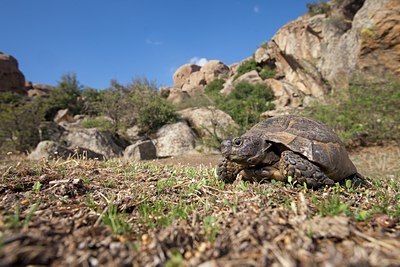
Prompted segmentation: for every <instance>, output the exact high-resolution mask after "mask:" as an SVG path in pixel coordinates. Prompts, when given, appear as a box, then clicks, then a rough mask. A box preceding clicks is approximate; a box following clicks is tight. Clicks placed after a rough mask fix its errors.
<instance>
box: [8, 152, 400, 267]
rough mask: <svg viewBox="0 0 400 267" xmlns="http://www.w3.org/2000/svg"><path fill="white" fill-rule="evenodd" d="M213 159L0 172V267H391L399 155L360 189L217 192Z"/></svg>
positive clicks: (363, 160) (384, 159)
mask: <svg viewBox="0 0 400 267" xmlns="http://www.w3.org/2000/svg"><path fill="white" fill-rule="evenodd" d="M219 158H220V156H218V155H213V156H201V155H196V156H190V157H174V158H168V159H162V160H157V161H148V162H140V163H136V162H131V163H126V162H119V161H110V162H97V161H84V160H73V159H70V160H67V161H42V162H30V161H26V160H16V159H12V160H3V161H1V162H0V175H1V178H0V266H27V265H31V266H202V267H205V266H400V254H399V253H398V252H399V251H400V223H399V219H400V218H399V216H400V205H399V204H398V202H399V200H400V166H399V164H398V162H400V148H399V147H398V146H389V147H369V148H363V149H360V150H357V151H354V152H352V154H351V158H352V160H353V161H354V163H355V165H356V166H357V167H358V169H359V172H360V173H362V174H363V175H365V176H367V177H368V181H369V184H366V185H364V186H361V187H357V188H353V187H350V186H345V185H342V186H339V185H338V186H335V187H329V188H321V189H318V190H311V189H307V188H304V187H303V186H295V185H291V184H282V183H274V182H268V183H262V184H259V183H247V182H243V181H240V180H238V181H236V182H234V183H233V184H223V183H222V182H220V181H218V179H217V178H215V176H214V171H215V170H214V166H215V165H216V163H217V162H218V160H219Z"/></svg>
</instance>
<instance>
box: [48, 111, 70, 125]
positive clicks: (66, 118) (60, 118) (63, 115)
mask: <svg viewBox="0 0 400 267" xmlns="http://www.w3.org/2000/svg"><path fill="white" fill-rule="evenodd" d="M53 121H54V122H55V123H57V124H65V123H72V122H74V121H75V120H74V116H73V115H72V113H71V112H70V111H69V109H67V108H66V109H60V110H59V111H57V114H56V115H55V116H54V119H53Z"/></svg>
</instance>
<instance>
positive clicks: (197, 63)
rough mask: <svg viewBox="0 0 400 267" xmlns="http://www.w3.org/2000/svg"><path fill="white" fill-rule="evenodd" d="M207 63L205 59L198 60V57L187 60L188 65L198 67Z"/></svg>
mask: <svg viewBox="0 0 400 267" xmlns="http://www.w3.org/2000/svg"><path fill="white" fill-rule="evenodd" d="M207 62H208V60H207V59H206V58H204V57H202V58H199V57H192V58H191V59H190V60H189V63H190V64H196V65H199V66H201V67H202V66H204V65H205V64H206V63H207Z"/></svg>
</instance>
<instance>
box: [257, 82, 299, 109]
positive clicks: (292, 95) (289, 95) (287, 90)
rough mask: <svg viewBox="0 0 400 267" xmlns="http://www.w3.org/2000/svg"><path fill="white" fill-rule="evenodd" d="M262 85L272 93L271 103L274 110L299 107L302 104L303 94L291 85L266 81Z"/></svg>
mask: <svg viewBox="0 0 400 267" xmlns="http://www.w3.org/2000/svg"><path fill="white" fill-rule="evenodd" d="M264 84H265V85H266V86H267V87H269V88H271V90H272V92H273V93H274V96H275V100H274V101H273V103H274V105H275V108H282V107H285V106H290V107H299V106H301V105H302V104H303V98H304V93H303V92H302V91H300V90H298V89H297V88H296V87H295V86H293V85H292V84H291V83H289V82H287V81H283V80H276V79H266V80H265V81H264Z"/></svg>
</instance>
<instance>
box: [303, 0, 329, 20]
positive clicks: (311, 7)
mask: <svg viewBox="0 0 400 267" xmlns="http://www.w3.org/2000/svg"><path fill="white" fill-rule="evenodd" d="M306 6H307V8H308V13H310V15H311V16H315V15H318V14H327V13H328V12H329V10H330V9H331V6H330V5H329V3H328V2H327V0H318V1H317V2H313V3H307V4H306Z"/></svg>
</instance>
